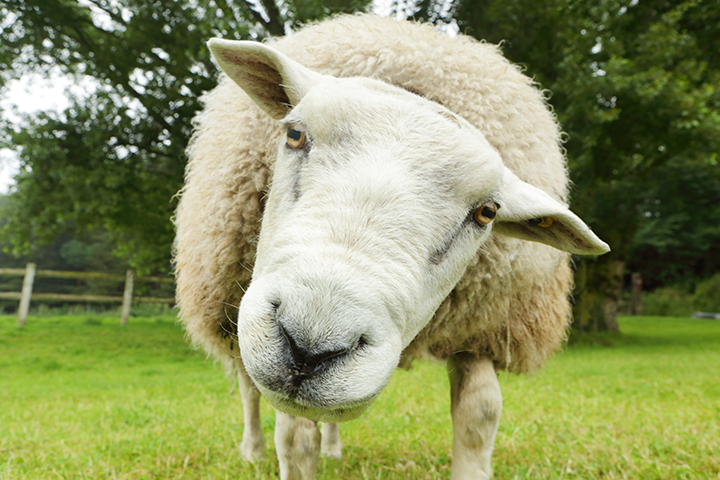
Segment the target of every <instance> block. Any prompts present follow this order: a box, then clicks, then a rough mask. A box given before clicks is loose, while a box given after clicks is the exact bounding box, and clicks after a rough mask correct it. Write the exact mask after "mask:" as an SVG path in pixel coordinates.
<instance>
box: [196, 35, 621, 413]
mask: <svg viewBox="0 0 720 480" xmlns="http://www.w3.org/2000/svg"><path fill="white" fill-rule="evenodd" d="M210 47H211V50H212V52H213V54H214V56H215V58H216V59H217V61H218V63H219V64H220V66H221V67H222V69H223V70H224V71H225V72H226V73H227V74H228V75H229V76H230V77H231V78H232V79H233V80H234V81H235V82H236V83H237V84H238V85H239V86H240V87H242V88H243V89H244V90H245V91H246V93H248V95H249V96H250V97H251V98H252V99H253V100H254V101H255V102H256V103H257V104H258V105H259V106H260V107H261V108H262V109H264V110H265V111H266V112H267V113H268V114H269V115H270V116H272V117H273V118H275V119H277V120H279V121H280V122H282V124H283V126H284V128H285V129H286V131H287V135H286V136H285V135H284V136H283V138H282V140H281V141H280V144H279V148H278V155H277V160H276V163H275V167H274V176H273V179H272V186H271V189H270V194H269V197H268V199H267V205H266V208H265V212H264V218H263V223H262V230H261V234H260V239H259V244H258V251H257V260H256V263H255V269H254V272H253V278H252V282H251V285H250V287H249V288H248V290H247V292H246V293H245V296H244V297H243V300H242V303H241V305H240V313H239V318H238V337H239V344H240V351H241V356H242V360H243V363H244V364H245V368H246V370H247V373H248V374H249V375H250V377H251V378H252V379H253V381H254V382H255V384H256V385H257V387H258V388H259V389H260V391H261V392H262V393H263V394H264V395H265V396H266V398H267V399H268V400H269V401H270V402H271V403H272V404H273V405H274V406H275V407H277V408H279V409H280V410H283V411H286V412H287V413H291V414H295V415H300V416H304V417H307V418H311V419H318V420H323V421H342V420H348V419H351V418H355V417H357V416H358V415H360V414H361V413H362V412H363V411H364V410H365V409H366V408H367V407H368V406H369V405H370V403H372V401H373V400H374V399H375V398H376V397H377V395H378V394H379V393H380V391H381V390H382V389H383V387H384V386H385V385H386V384H387V382H388V380H389V379H390V376H391V374H392V372H393V370H394V369H395V368H396V366H397V365H398V361H399V359H400V354H401V352H402V351H403V349H404V348H405V347H406V346H407V345H408V344H409V343H410V341H411V340H412V339H413V338H414V337H415V336H416V335H417V333H418V332H419V331H420V330H421V329H422V328H423V327H424V326H425V325H426V324H427V323H428V322H429V321H430V319H431V318H432V316H433V314H434V312H435V310H436V309H437V308H438V306H439V305H440V303H441V302H442V301H443V299H444V298H445V297H446V296H447V295H448V294H449V293H450V291H451V290H452V289H453V287H454V286H455V285H456V283H457V282H458V281H459V279H460V278H461V276H462V275H463V273H464V271H465V269H466V267H467V265H468V263H469V261H470V260H471V259H472V258H473V256H474V255H475V254H476V252H477V251H478V249H479V248H480V246H481V245H482V244H483V242H485V241H486V240H487V239H488V236H489V235H490V233H491V232H492V231H495V232H500V233H503V234H507V235H512V236H515V237H520V238H525V239H529V240H535V241H541V242H544V243H547V244H550V245H553V246H555V247H557V248H560V249H563V250H566V251H570V252H574V253H590V254H599V253H603V252H605V251H607V245H605V244H604V243H603V242H602V241H600V240H599V239H598V238H597V237H596V236H595V235H594V234H593V233H592V232H591V231H590V230H589V229H588V227H587V226H586V225H585V224H584V223H583V222H582V221H581V220H580V219H578V218H577V217H576V216H575V215H574V214H572V213H571V212H570V211H569V210H567V208H565V207H564V206H563V205H561V204H559V203H558V202H556V201H555V200H553V199H552V198H551V197H549V196H548V195H547V194H545V193H544V192H542V191H540V190H539V189H537V188H535V187H532V186H530V185H528V184H526V183H523V182H521V181H520V180H519V179H518V178H517V177H516V176H515V175H514V174H512V173H511V172H510V171H509V170H508V169H507V168H505V167H504V166H503V162H502V160H501V158H500V156H499V154H498V153H497V152H496V151H495V150H494V149H493V148H492V147H491V146H490V144H489V143H488V142H487V141H486V139H485V138H484V137H483V135H482V134H480V132H479V131H477V130H476V129H475V128H474V127H473V126H471V125H470V124H469V123H467V122H466V121H464V120H463V119H461V118H458V117H456V116H455V115H453V114H452V113H450V112H449V111H448V110H446V109H445V108H443V107H441V106H440V105H437V104H435V103H432V102H430V101H427V100H425V99H423V98H421V97H419V96H417V95H414V94H412V93H409V92H407V91H405V90H403V89H400V88H396V87H394V86H390V85H388V84H385V83H382V82H380V81H377V80H371V79H367V78H347V79H338V78H334V77H329V76H324V75H319V74H317V73H314V72H311V71H309V70H307V69H305V68H304V67H302V66H300V65H299V64H297V63H295V62H294V61H292V60H290V59H289V58H287V57H285V56H284V55H282V54H280V53H279V52H277V51H276V50H274V49H271V48H270V47H267V46H264V45H261V44H257V43H253V42H232V41H223V40H211V42H210ZM550 223H552V225H549V224H550Z"/></svg>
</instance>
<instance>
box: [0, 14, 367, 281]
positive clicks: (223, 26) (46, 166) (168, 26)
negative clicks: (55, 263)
mask: <svg viewBox="0 0 720 480" xmlns="http://www.w3.org/2000/svg"><path fill="white" fill-rule="evenodd" d="M365 3H367V2H362V1H360V0H353V1H351V2H343V1H333V2H330V3H329V4H328V3H325V4H324V6H323V3H321V2H320V1H315V0H312V1H311V0H308V1H297V2H294V3H292V4H288V5H287V8H283V9H279V7H278V6H277V4H276V2H273V1H271V0H262V1H260V2H258V3H254V2H228V1H226V0H201V1H199V2H197V1H193V2H190V1H187V0H181V1H170V0H155V1H150V2H146V1H144V0H124V1H123V2H115V1H110V0H88V1H85V2H82V3H80V2H78V1H75V0H1V1H0V17H3V18H5V19H6V20H5V21H4V22H3V23H2V38H3V42H2V44H0V71H2V72H3V74H2V75H0V82H7V81H8V80H9V79H11V78H14V77H17V76H19V75H22V74H23V73H27V72H30V71H38V70H40V71H45V72H46V73H49V72H51V71H52V69H53V68H60V69H61V70H62V71H63V72H64V73H68V74H73V75H76V76H78V78H79V77H82V76H84V77H91V78H92V79H94V84H95V85H96V88H95V91H94V92H92V94H90V95H89V96H87V97H84V98H74V99H73V102H72V105H71V106H70V107H69V108H68V109H67V110H65V111H64V112H62V113H61V114H55V113H41V114H39V115H35V116H30V117H26V118H25V121H24V122H23V124H22V125H20V126H17V125H15V126H9V125H6V127H7V131H8V132H9V134H8V135H7V137H6V138H5V139H4V143H5V146H10V147H13V148H19V151H20V159H21V162H22V170H21V171H22V173H21V174H20V175H19V177H18V179H17V180H18V183H17V188H16V192H15V193H14V194H13V195H12V197H11V200H12V203H13V205H14V208H13V212H14V215H13V217H12V218H11V219H10V223H9V224H8V225H7V226H6V228H5V234H6V236H7V237H8V238H10V239H12V241H13V242H14V244H15V246H16V247H17V248H18V249H19V250H21V251H30V250H32V249H33V248H35V247H36V246H37V245H40V244H43V243H48V242H51V241H52V240H53V239H54V238H55V237H57V236H58V235H59V234H61V233H62V232H64V231H66V230H67V229H68V228H72V229H75V230H78V231H91V230H94V229H98V228H101V229H106V230H107V231H109V232H110V233H111V235H112V236H113V238H114V239H115V241H116V243H117V245H118V254H119V255H121V256H122V257H124V258H127V259H129V260H131V261H132V263H133V264H134V265H135V266H137V267H140V268H141V269H145V270H150V269H166V268H168V266H169V258H170V252H171V245H172V241H173V236H174V231H173V226H172V222H171V220H170V219H171V216H172V214H173V211H174V209H175V199H174V196H175V194H176V193H177V192H178V190H179V189H180V187H181V186H182V179H183V172H184V168H185V158H184V149H185V146H186V144H187V141H188V139H189V137H190V134H191V131H192V123H191V121H192V118H193V116H194V114H195V112H196V111H197V110H198V109H199V108H200V104H199V101H198V97H199V96H200V95H201V94H202V93H203V92H204V91H207V90H209V89H211V88H212V87H213V86H214V85H215V75H216V74H215V72H216V69H215V67H214V66H213V65H212V63H211V59H210V55H209V52H208V51H207V48H206V47H205V42H206V41H207V39H208V38H210V37H213V36H221V37H225V38H236V39H248V38H254V39H261V38H263V37H265V36H267V35H269V34H274V35H281V34H283V33H284V32H285V29H286V28H291V27H292V26H293V25H294V24H295V23H297V22H304V21H308V20H310V19H314V18H319V17H322V16H324V15H327V14H329V13H331V12H333V11H346V10H350V9H353V8H358V7H360V6H362V5H364V4H365Z"/></svg>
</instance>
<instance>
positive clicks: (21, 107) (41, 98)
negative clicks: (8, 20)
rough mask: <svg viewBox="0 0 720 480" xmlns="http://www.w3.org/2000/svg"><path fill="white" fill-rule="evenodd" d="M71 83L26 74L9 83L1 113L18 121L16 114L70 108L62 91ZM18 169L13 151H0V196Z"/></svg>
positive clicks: (2, 99) (59, 77)
mask: <svg viewBox="0 0 720 480" xmlns="http://www.w3.org/2000/svg"><path fill="white" fill-rule="evenodd" d="M72 82H73V81H72V79H71V78H69V77H63V76H59V75H58V76H54V77H52V78H51V79H44V78H43V77H42V76H40V75H25V76H23V77H22V78H21V79H20V80H16V81H13V82H12V83H10V85H9V88H8V89H7V90H6V91H5V94H4V95H3V96H2V98H1V99H0V112H2V116H3V117H5V118H10V119H11V120H14V121H17V120H18V116H17V113H32V112H36V111H38V110H44V111H48V110H57V111H60V110H64V109H65V108H67V107H68V106H69V103H68V100H67V97H66V96H65V90H66V89H67V88H68V87H70V85H72ZM76 88H78V87H76ZM18 168H19V164H18V161H17V158H16V157H15V154H14V152H12V151H11V150H7V149H5V150H0V193H7V192H8V189H9V188H10V186H11V185H12V184H13V183H14V181H13V177H14V176H15V174H17V172H18Z"/></svg>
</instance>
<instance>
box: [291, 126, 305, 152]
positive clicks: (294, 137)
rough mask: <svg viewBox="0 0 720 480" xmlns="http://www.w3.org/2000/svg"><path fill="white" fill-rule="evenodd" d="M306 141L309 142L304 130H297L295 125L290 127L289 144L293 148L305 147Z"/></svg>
mask: <svg viewBox="0 0 720 480" xmlns="http://www.w3.org/2000/svg"><path fill="white" fill-rule="evenodd" d="M305 143H307V138H306V136H305V131H304V130H297V129H295V128H293V127H290V128H288V130H287V146H288V147H290V148H292V149H293V150H299V149H301V148H303V147H305Z"/></svg>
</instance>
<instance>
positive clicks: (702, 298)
mask: <svg viewBox="0 0 720 480" xmlns="http://www.w3.org/2000/svg"><path fill="white" fill-rule="evenodd" d="M693 307H694V308H695V311H697V312H713V313H720V273H719V274H717V275H715V276H713V277H710V278H708V279H707V280H705V281H702V282H700V283H698V286H697V288H695V295H694V296H693Z"/></svg>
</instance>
